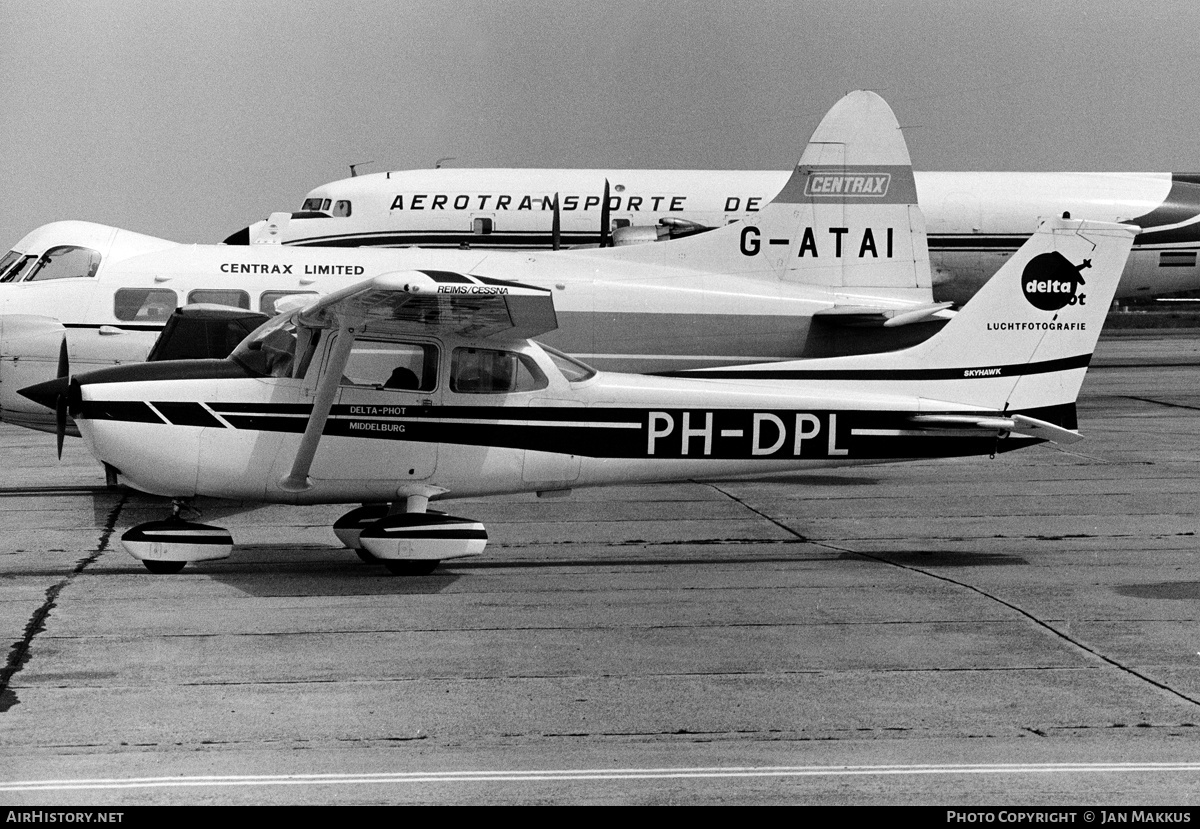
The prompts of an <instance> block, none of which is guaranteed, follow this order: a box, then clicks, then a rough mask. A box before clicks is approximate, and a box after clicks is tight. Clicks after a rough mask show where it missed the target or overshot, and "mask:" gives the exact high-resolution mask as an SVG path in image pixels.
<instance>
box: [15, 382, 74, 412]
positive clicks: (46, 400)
mask: <svg viewBox="0 0 1200 829" xmlns="http://www.w3.org/2000/svg"><path fill="white" fill-rule="evenodd" d="M70 384H71V380H70V378H69V377H56V378H55V379H53V380H47V381H46V382H45V383H38V384H37V385H35V386H26V387H25V388H23V389H19V390H18V391H17V394H20V395H21V396H22V397H27V398H29V399H30V400H32V401H33V402H34V403H37V404H38V405H40V406H45V407H46V408H47V409H50V410H51V411H54V409H55V406H56V404H57V402H58V398H59V397H60V396H64V395H66V394H67V390H68V389H69V388H70Z"/></svg>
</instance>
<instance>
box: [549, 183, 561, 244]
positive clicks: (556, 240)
mask: <svg viewBox="0 0 1200 829" xmlns="http://www.w3.org/2000/svg"><path fill="white" fill-rule="evenodd" d="M550 242H551V248H552V249H553V250H559V249H560V248H562V211H561V210H560V209H559V207H558V193H555V194H554V219H553V223H552V224H551V225H550Z"/></svg>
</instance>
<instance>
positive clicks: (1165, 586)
mask: <svg viewBox="0 0 1200 829" xmlns="http://www.w3.org/2000/svg"><path fill="white" fill-rule="evenodd" d="M1113 591H1114V592H1116V593H1117V594H1118V595H1121V596H1127V597H1129V598H1131V599H1175V600H1184V601H1195V600H1196V599H1200V581H1163V582H1156V583H1148V584H1122V585H1118V586H1116V587H1114V588H1113Z"/></svg>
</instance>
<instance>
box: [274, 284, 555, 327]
mask: <svg viewBox="0 0 1200 829" xmlns="http://www.w3.org/2000/svg"><path fill="white" fill-rule="evenodd" d="M295 321H296V324H297V325H301V326H309V327H318V328H329V327H335V328H336V327H341V323H352V324H354V325H356V326H358V335H359V336H362V335H365V334H371V335H375V336H387V335H411V334H415V333H420V332H421V331H424V332H426V333H434V332H435V331H442V332H451V333H454V334H457V335H458V336H470V337H477V338H480V339H486V338H488V337H494V336H497V335H499V334H505V335H507V336H511V337H517V338H530V337H536V336H538V335H540V334H545V333H546V332H548V331H553V330H554V329H556V328H557V327H558V320H557V318H556V316H555V313H554V299H553V297H552V295H551V293H550V291H549V289H546V288H538V287H535V286H532V285H523V284H521V283H519V282H511V281H506V280H501V279H492V278H489V277H482V276H465V275H463V274H458V273H451V272H449V271H405V272H402V273H394V274H385V275H383V276H378V277H375V278H373V279H368V280H366V281H364V282H359V283H357V284H354V285H350V286H347V287H345V288H342V289H341V290H338V291H334V292H333V293H331V294H327V295H325V296H324V297H321V298H320V299H318V300H316V301H315V302H313V303H312V304H311V305H308V306H306V307H305V308H303V309H302V310H301V311H300V312H299V313H298V314H297V315H296V320H295ZM339 321H340V322H339Z"/></svg>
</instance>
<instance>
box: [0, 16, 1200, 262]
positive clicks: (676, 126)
mask: <svg viewBox="0 0 1200 829" xmlns="http://www.w3.org/2000/svg"><path fill="white" fill-rule="evenodd" d="M0 11H2V13H3V17H2V18H0V19H2V20H3V29H2V31H3V37H2V38H0V194H2V196H3V198H2V199H0V250H2V249H7V248H8V247H10V246H11V244H12V243H15V242H16V241H17V240H18V239H20V238H21V237H22V236H23V235H25V233H27V232H28V231H29V230H32V229H33V228H35V227H37V226H38V225H41V224H44V223H46V222H50V221H55V220H59V219H87V220H90V221H97V222H103V223H106V224H113V225H118V226H120V227H125V228H128V229H131V230H136V231H139V232H142V233H149V234H153V235H156V236H162V237H165V238H168V239H173V240H177V241H182V242H216V241H220V240H221V239H223V238H224V237H225V236H226V235H228V234H229V233H231V232H233V231H234V230H237V229H238V228H240V227H244V226H245V225H247V224H249V223H250V222H252V221H255V220H257V219H261V218H265V217H266V216H267V214H269V213H270V212H272V211H274V210H292V209H298V208H299V206H300V202H301V200H302V198H303V196H304V194H305V193H306V192H307V191H308V190H309V189H311V188H312V187H315V186H316V185H318V184H322V183H324V182H327V181H332V180H334V179H339V178H343V177H345V176H347V175H349V169H348V165H349V164H352V163H356V162H368V161H370V162H374V163H373V164H370V165H366V166H364V167H363V170H364V171H366V172H381V171H383V170H388V169H410V168H414V167H431V166H433V163H434V162H435V161H436V160H437V159H438V158H440V157H443V156H454V157H455V160H454V161H453V162H450V164H449V165H447V166H457V167H615V168H622V167H640V168H655V167H673V168H721V169H786V168H789V167H791V166H792V165H793V164H794V163H795V161H796V159H797V158H798V157H799V153H800V152H801V150H802V149H803V146H804V143H805V141H806V140H807V138H808V135H809V133H810V132H811V131H812V129H813V128H814V127H815V126H816V124H817V122H818V121H819V120H820V118H821V116H822V115H823V114H824V113H825V111H826V110H827V109H828V108H829V107H830V106H831V105H832V104H833V103H834V102H835V101H836V100H837V99H838V98H839V97H840V96H841V95H843V94H845V93H846V92H848V91H851V90H853V89H872V90H875V91H876V92H879V93H880V94H881V95H883V96H884V98H886V99H887V100H888V102H889V103H890V104H891V105H892V108H893V109H894V110H895V111H896V114H897V117H898V118H899V120H900V123H901V124H902V125H905V126H906V127H909V129H907V130H906V135H907V137H908V141H909V148H910V150H911V152H912V156H913V161H914V165H915V166H916V168H917V169H918V170H971V169H975V170H1068V169H1070V170H1164V171H1169V170H1197V169H1200V157H1198V156H1200V144H1198V135H1200V106H1198V105H1197V104H1198V103H1200V58H1198V57H1197V55H1198V54H1200V49H1198V47H1197V45H1196V43H1197V33H1198V32H1200V3H1197V2H1194V0H1187V1H1186V2H1182V1H1181V2H1141V3H1132V2H1108V1H1107V0H1089V2H1046V0H1039V1H1038V2H1006V1H1005V0H995V1H994V2H966V1H965V0H958V1H956V2H950V1H949V0H937V1H935V0H907V2H904V1H902V0H895V1H894V2H861V1H859V0H835V1H834V2H799V0H786V1H785V0H781V1H780V2H774V1H773V0H737V2H718V1H717V0H703V1H702V2H687V1H686V0H673V2H632V1H631V0H604V2H599V3H597V2H586V3H585V2H577V0H519V1H518V0H483V1H482V2H466V0H463V1H462V2H457V1H456V0H432V1H431V2H424V0H387V1H386V2H384V1H383V0H381V1H380V2H356V3H333V2H329V0H322V1H321V2H317V0H313V1H312V2H300V1H299V0H288V1H287V2H278V0H275V2H257V0H236V2H215V1H214V0H206V2H179V3H174V2H164V0H149V1H147V2H142V1H141V0H128V1H127V2H117V1H116V0H111V2H83V0H71V2H58V1H57V0H38V2H23V0H0Z"/></svg>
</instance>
